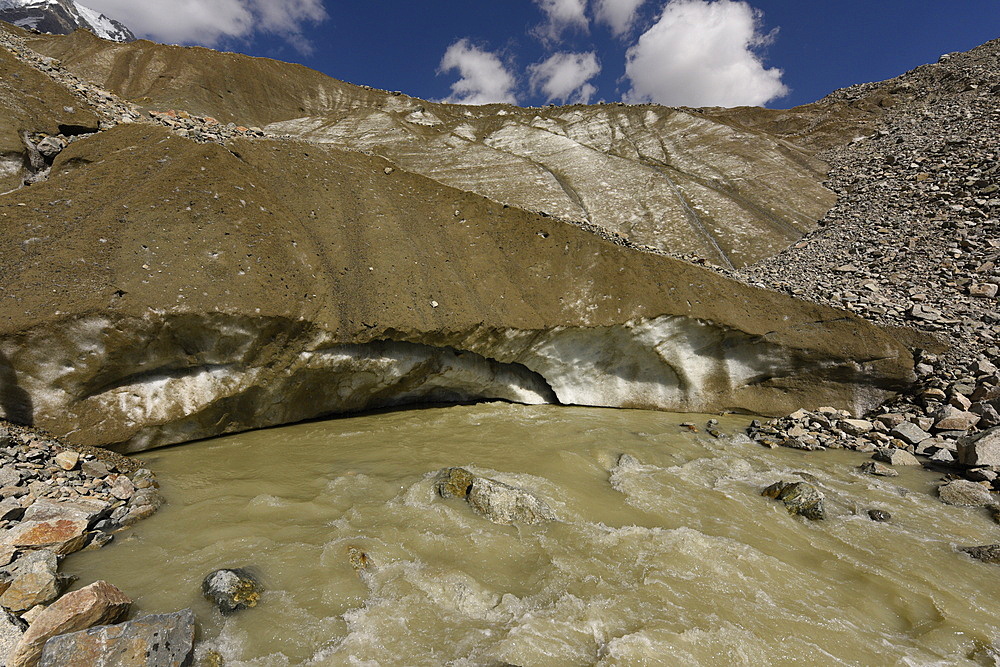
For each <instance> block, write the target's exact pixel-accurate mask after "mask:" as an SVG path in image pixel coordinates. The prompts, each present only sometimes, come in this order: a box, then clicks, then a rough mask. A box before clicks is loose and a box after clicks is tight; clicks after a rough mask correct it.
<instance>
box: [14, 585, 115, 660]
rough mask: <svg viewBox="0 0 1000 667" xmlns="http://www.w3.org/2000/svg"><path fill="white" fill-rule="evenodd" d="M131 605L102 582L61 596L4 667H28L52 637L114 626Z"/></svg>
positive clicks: (42, 616) (34, 623)
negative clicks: (109, 625) (104, 626)
mask: <svg viewBox="0 0 1000 667" xmlns="http://www.w3.org/2000/svg"><path fill="white" fill-rule="evenodd" d="M131 604H132V600H130V599H129V598H128V597H127V596H126V595H125V594H124V593H122V592H121V591H120V590H118V589H117V588H115V587H114V586H112V585H111V584H109V583H108V582H106V581H97V582H95V583H93V584H91V585H89V586H86V587H84V588H81V589H80V590H78V591H73V592H71V593H67V594H66V595H64V596H62V597H61V598H59V599H58V600H56V601H55V602H53V603H52V604H51V605H50V606H49V607H47V608H46V609H45V611H43V612H42V613H41V614H39V615H38V617H37V618H36V619H35V621H34V622H33V623H32V624H31V626H30V627H29V628H28V631H27V632H25V633H24V636H23V637H22V638H21V641H20V642H18V645H17V647H16V648H15V649H14V652H13V655H12V656H11V657H10V659H9V660H8V662H7V667H31V666H32V665H35V664H36V663H37V661H38V658H39V657H40V656H41V654H42V647H43V646H44V645H45V642H46V641H48V640H49V639H51V638H52V637H55V636H56V635H61V634H66V633H68V632H77V631H78V630H85V629H87V628H89V627H92V626H94V625H103V624H106V623H114V622H115V621H118V620H119V619H121V617H122V616H124V615H125V613H126V612H127V611H128V608H129V606H130V605H131Z"/></svg>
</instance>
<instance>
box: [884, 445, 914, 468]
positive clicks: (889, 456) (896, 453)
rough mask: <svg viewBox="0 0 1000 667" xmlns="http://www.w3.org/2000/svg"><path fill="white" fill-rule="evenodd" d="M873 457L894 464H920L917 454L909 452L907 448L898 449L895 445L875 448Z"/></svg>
mask: <svg viewBox="0 0 1000 667" xmlns="http://www.w3.org/2000/svg"><path fill="white" fill-rule="evenodd" d="M872 458H874V459H876V460H878V461H883V462H885V463H889V464H891V465H894V466H918V465H920V461H919V460H918V459H917V457H916V456H914V455H913V454H911V453H909V452H908V451H906V450H905V449H896V448H894V447H880V448H879V449H876V450H875V453H874V454H872Z"/></svg>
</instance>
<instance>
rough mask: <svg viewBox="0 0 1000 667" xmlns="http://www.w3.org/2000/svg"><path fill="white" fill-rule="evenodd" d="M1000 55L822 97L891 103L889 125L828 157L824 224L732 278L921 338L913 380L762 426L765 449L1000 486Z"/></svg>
mask: <svg viewBox="0 0 1000 667" xmlns="http://www.w3.org/2000/svg"><path fill="white" fill-rule="evenodd" d="M997 53H998V49H997V42H996V41H994V42H990V43H987V44H984V45H983V46H981V47H978V48H976V49H973V50H972V51H970V52H968V53H956V54H948V55H946V56H942V57H941V59H940V61H939V62H938V63H935V64H932V65H923V66H921V67H918V68H916V69H915V70H913V71H911V72H908V73H906V74H903V75H901V76H899V77H896V78H895V79H891V80H889V81H885V82H880V83H869V84H863V85H859V86H853V87H851V88H846V89H844V90H840V91H837V92H835V93H833V94H832V95H830V96H829V97H828V98H827V100H828V101H831V102H848V103H853V102H862V101H864V100H872V101H877V100H883V102H884V103H880V104H879V106H880V107H882V110H881V111H880V126H879V127H878V128H877V129H876V130H875V131H874V133H871V134H870V135H866V136H859V137H858V138H857V139H856V140H855V141H853V142H851V143H849V144H848V145H845V146H841V147H837V148H834V149H831V150H829V151H827V152H826V153H824V154H823V155H822V157H823V158H824V159H826V160H827V161H828V162H829V163H830V165H831V171H830V174H829V181H828V183H827V186H828V187H830V188H831V189H832V190H834V192H836V193H837V195H838V200H837V204H836V205H835V206H834V208H833V209H832V210H831V211H830V212H829V213H828V214H827V215H826V217H825V218H824V219H823V220H822V221H820V228H819V229H818V230H816V231H815V232H813V233H811V234H809V235H807V236H806V237H805V238H803V239H802V240H801V241H800V242H799V243H796V244H795V245H794V246H793V247H791V248H788V249H787V250H785V251H783V252H782V253H780V254H779V255H777V256H776V257H773V258H771V259H768V260H765V261H763V262H760V263H758V264H756V265H753V266H750V267H747V268H746V269H744V270H742V271H740V272H739V274H738V275H739V277H740V278H741V279H743V280H745V281H747V282H748V283H750V284H754V285H757V286H760V287H767V288H771V289H777V290H780V291H784V292H787V293H789V294H793V295H795V296H798V297H800V298H803V299H809V300H813V301H818V302H820V303H825V304H829V305H833V306H837V307H840V308H843V309H845V310H849V311H851V312H854V313H856V314H858V315H861V316H863V317H865V318H867V319H869V320H872V321H874V322H876V323H879V324H883V325H886V326H891V327H909V328H911V329H915V330H917V331H919V332H921V333H920V334H918V335H916V336H915V337H914V342H913V346H914V348H916V349H915V361H916V366H915V369H916V375H917V377H916V382H915V385H914V387H913V390H912V391H911V392H909V393H907V394H905V395H903V396H900V397H899V398H898V400H896V401H895V402H893V403H891V404H889V405H885V406H883V407H881V408H880V409H878V410H876V411H875V412H873V413H872V414H867V415H849V414H847V413H845V412H841V411H837V410H832V409H829V408H819V409H818V410H816V411H813V412H808V411H805V410H800V411H799V412H797V413H795V414H793V415H789V416H788V417H784V418H781V419H777V420H772V421H770V422H767V423H766V424H760V423H757V424H755V425H754V427H752V428H751V430H750V435H751V437H752V438H754V439H755V440H757V441H758V442H759V443H760V444H762V445H764V446H768V447H775V446H786V447H796V448H799V449H806V450H819V449H824V448H840V447H844V448H848V449H852V450H856V451H860V452H869V451H876V450H877V451H878V452H879V454H878V458H879V459H880V460H883V461H887V462H890V463H892V464H893V465H902V464H904V463H907V462H909V463H910V464H912V463H914V462H917V463H920V462H922V463H923V465H926V466H929V467H932V468H935V469H944V470H946V471H947V472H949V473H951V474H959V475H963V476H964V477H966V478H967V479H968V480H970V481H972V482H977V483H985V486H989V487H991V489H990V490H992V491H997V490H1000V486H998V485H997V483H996V480H997V477H998V473H1000V370H998V368H997V367H998V365H1000V300H998V293H1000V148H998V145H997V142H996V137H997V136H1000V107H998V106H997V103H996V100H997V95H998V93H1000V62H998V58H997V55H996V54H997ZM885 100H888V101H885ZM899 452H903V453H902V454H901V453H899ZM913 457H917V458H913ZM866 472H869V471H866Z"/></svg>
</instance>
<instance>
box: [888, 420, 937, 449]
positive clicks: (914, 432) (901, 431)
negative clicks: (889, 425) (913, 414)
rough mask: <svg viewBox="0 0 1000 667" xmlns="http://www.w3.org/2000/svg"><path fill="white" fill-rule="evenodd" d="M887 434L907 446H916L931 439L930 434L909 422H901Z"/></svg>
mask: <svg viewBox="0 0 1000 667" xmlns="http://www.w3.org/2000/svg"><path fill="white" fill-rule="evenodd" d="M889 433H890V434H891V435H893V436H894V437H897V438H899V439H900V440H902V441H903V442H905V443H906V444H908V445H916V444H918V443H920V442H922V441H924V440H926V439H927V438H929V437H931V434H930V433H928V432H927V431H925V430H923V429H922V428H920V427H919V426H917V425H916V424H912V423H910V422H903V423H902V424H900V425H898V426H896V427H894V428H893V429H892V430H891V431H889Z"/></svg>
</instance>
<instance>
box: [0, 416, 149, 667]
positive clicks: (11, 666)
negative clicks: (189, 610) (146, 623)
mask: <svg viewBox="0 0 1000 667" xmlns="http://www.w3.org/2000/svg"><path fill="white" fill-rule="evenodd" d="M158 488H159V482H158V481H157V479H156V476H155V475H154V474H153V472H152V471H150V470H149V469H147V468H144V467H142V462H141V461H139V460H138V459H134V458H129V457H125V456H122V455H120V454H116V453H115V452H111V451H108V450H105V449H101V448H97V447H86V446H74V445H70V444H66V443H65V442H62V441H60V440H58V439H56V438H53V437H52V436H50V435H49V434H47V433H45V432H43V431H39V430H37V429H33V428H28V427H24V426H19V425H16V424H12V423H9V422H6V421H2V420H0V529H2V532H0V664H4V665H6V666H7V667H27V666H30V665H34V664H35V663H36V661H37V659H38V657H39V656H40V651H41V649H42V646H43V645H44V643H45V641H46V640H48V639H49V638H51V637H54V636H56V635H63V634H65V633H70V632H75V631H78V630H85V629H86V628H88V627H90V626H91V625H94V624H96V623H99V622H102V621H103V622H110V621H111V620H113V619H116V618H118V617H120V616H121V615H122V614H123V613H124V612H125V610H126V609H127V607H128V604H129V603H130V601H127V598H126V597H125V596H124V595H122V594H121V593H120V591H116V592H115V595H118V599H117V601H116V602H115V603H114V604H112V605H111V606H110V608H111V609H113V610H114V614H113V615H111V616H105V615H103V611H102V610H101V607H102V605H103V604H105V603H107V600H108V598H109V595H108V593H107V591H105V590H103V589H102V590H101V592H100V593H98V594H92V593H93V591H87V589H84V591H87V592H86V593H84V591H80V592H77V593H68V594H67V593H66V591H67V589H68V588H69V587H70V586H71V584H72V583H73V582H74V581H75V580H76V576H75V575H74V574H72V573H66V572H62V571H60V564H61V562H62V560H63V559H64V558H65V557H66V556H68V555H69V554H72V553H76V552H78V551H81V550H83V549H90V550H94V549H100V548H101V547H104V546H105V545H107V544H108V543H110V542H111V541H113V540H114V539H115V536H116V535H118V534H120V533H121V531H123V530H126V529H128V528H129V527H131V526H133V525H134V524H136V523H137V522H139V521H141V520H142V519H145V518H147V517H149V516H151V515H152V514H153V513H154V512H156V510H157V509H158V508H159V507H160V506H161V505H162V504H163V499H162V497H161V496H160V493H159V491H158ZM101 583H103V582H101ZM88 588H90V587H88ZM106 588H108V589H113V587H110V586H106ZM111 597H114V595H112V596H111ZM125 601H127V602H125Z"/></svg>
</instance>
